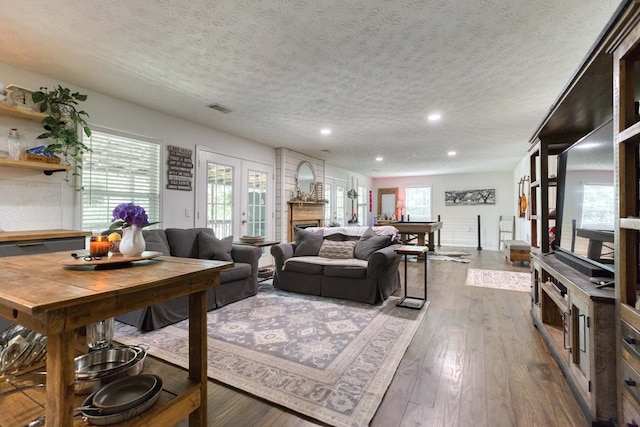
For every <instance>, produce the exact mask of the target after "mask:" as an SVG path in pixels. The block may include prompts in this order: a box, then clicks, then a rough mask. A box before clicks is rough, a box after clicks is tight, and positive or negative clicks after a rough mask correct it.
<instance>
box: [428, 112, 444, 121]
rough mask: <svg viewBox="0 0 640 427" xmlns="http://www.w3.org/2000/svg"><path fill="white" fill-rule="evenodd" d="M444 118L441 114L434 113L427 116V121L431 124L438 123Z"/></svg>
mask: <svg viewBox="0 0 640 427" xmlns="http://www.w3.org/2000/svg"><path fill="white" fill-rule="evenodd" d="M441 118H442V115H440V113H433V114H429V115H428V116H427V119H428V120H429V121H430V122H437V121H438V120H440V119H441Z"/></svg>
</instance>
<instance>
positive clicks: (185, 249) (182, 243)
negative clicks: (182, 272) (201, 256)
mask: <svg viewBox="0 0 640 427" xmlns="http://www.w3.org/2000/svg"><path fill="white" fill-rule="evenodd" d="M201 231H202V232H204V233H208V234H210V235H213V230H212V229H210V228H187V229H184V228H167V229H165V230H164V232H165V234H166V235H167V242H169V248H170V249H171V256H179V257H181V258H198V253H199V250H198V234H200V232H201Z"/></svg>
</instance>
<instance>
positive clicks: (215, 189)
mask: <svg viewBox="0 0 640 427" xmlns="http://www.w3.org/2000/svg"><path fill="white" fill-rule="evenodd" d="M207 228H211V229H213V232H214V233H215V235H216V236H217V237H218V238H220V239H221V238H223V237H227V236H231V235H232V234H233V167H232V166H225V165H218V164H215V163H207Z"/></svg>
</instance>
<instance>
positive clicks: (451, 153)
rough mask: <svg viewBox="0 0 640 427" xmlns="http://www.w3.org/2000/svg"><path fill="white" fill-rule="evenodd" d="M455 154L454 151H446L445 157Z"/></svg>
mask: <svg viewBox="0 0 640 427" xmlns="http://www.w3.org/2000/svg"><path fill="white" fill-rule="evenodd" d="M455 155H456V152H455V151H448V152H447V156H455Z"/></svg>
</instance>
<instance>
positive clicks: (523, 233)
mask: <svg viewBox="0 0 640 427" xmlns="http://www.w3.org/2000/svg"><path fill="white" fill-rule="evenodd" d="M525 177H526V178H529V179H530V178H531V177H530V174H529V156H528V155H527V156H524V157H523V158H522V160H521V161H520V163H518V166H516V168H515V169H514V171H513V178H512V184H513V194H514V199H513V203H512V206H513V207H512V211H511V215H515V216H516V233H515V234H516V236H515V239H516V240H524V241H525V242H529V243H531V220H530V219H529V215H525V216H524V217H521V216H520V211H519V209H518V190H520V188H519V186H518V182H519V181H520V180H521V179H523V178H525ZM528 185H529V183H527V191H526V192H525V193H526V195H527V200H528V199H530V197H529V194H528V193H529V192H528V189H529V187H528ZM529 202H530V201H529ZM538 206H539V205H538Z"/></svg>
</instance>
